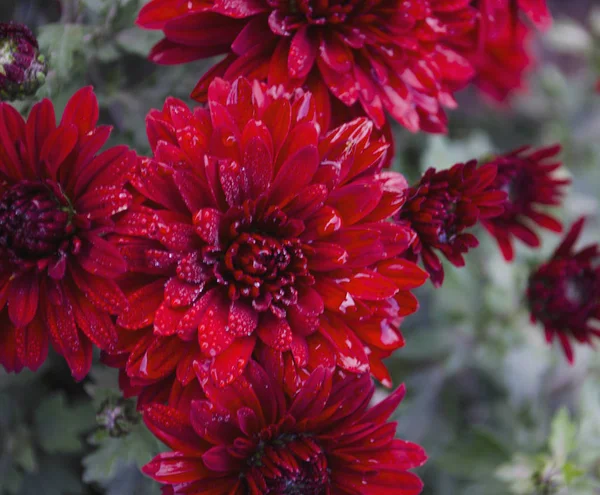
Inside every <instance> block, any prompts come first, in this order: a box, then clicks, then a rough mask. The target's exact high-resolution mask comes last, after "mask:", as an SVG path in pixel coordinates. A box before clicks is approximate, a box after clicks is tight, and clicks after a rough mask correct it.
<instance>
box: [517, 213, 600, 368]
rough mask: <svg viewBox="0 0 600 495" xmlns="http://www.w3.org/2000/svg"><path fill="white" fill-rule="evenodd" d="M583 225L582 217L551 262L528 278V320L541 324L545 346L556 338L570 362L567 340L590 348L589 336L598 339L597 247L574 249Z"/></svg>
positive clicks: (599, 264) (599, 270)
mask: <svg viewBox="0 0 600 495" xmlns="http://www.w3.org/2000/svg"><path fill="white" fill-rule="evenodd" d="M583 223H584V219H583V218H582V219H580V220H579V221H577V222H576V223H575V224H574V225H573V226H572V227H571V230H570V231H569V233H568V234H567V236H566V237H565V239H564V240H563V241H562V243H561V244H560V246H558V248H557V249H556V251H555V252H554V255H553V256H552V258H551V259H550V261H548V262H547V263H544V264H543V265H542V266H540V267H539V268H538V269H537V270H536V271H535V272H534V273H533V274H532V275H531V276H530V277H529V287H528V288H527V299H528V302H529V309H530V311H531V321H532V322H534V323H535V322H538V321H539V322H540V323H541V324H542V325H544V329H545V331H546V340H547V341H548V343H550V342H552V341H553V340H554V337H556V336H558V339H559V341H560V343H561V345H562V347H563V349H564V352H565V356H567V359H568V360H569V362H570V363H573V358H574V356H573V347H572V345H571V342H570V338H574V339H575V340H577V341H578V342H582V343H586V344H590V345H591V344H592V341H591V338H592V337H594V336H595V337H600V247H599V246H598V244H593V245H590V246H587V247H585V248H582V249H580V250H579V251H575V250H574V249H573V247H574V245H575V243H576V242H577V238H578V237H579V234H580V233H581V230H582V229H583Z"/></svg>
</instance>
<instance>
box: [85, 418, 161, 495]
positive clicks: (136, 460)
mask: <svg viewBox="0 0 600 495" xmlns="http://www.w3.org/2000/svg"><path fill="white" fill-rule="evenodd" d="M95 438H96V440H101V444H100V447H99V448H98V449H97V450H96V451H95V452H94V453H92V454H90V455H88V456H87V457H85V458H84V459H83V466H84V473H83V480H84V481H85V482H86V483H91V482H96V483H100V484H101V485H106V484H107V483H109V482H110V481H111V480H112V479H114V477H115V476H117V475H118V473H119V472H120V470H121V469H122V467H123V466H126V465H129V464H134V465H135V466H137V467H138V468H139V467H142V466H143V465H144V464H146V463H148V462H149V461H150V460H151V459H152V458H153V457H154V456H155V455H156V454H158V453H159V452H160V451H161V450H164V448H163V445H162V444H161V443H160V441H159V440H157V439H156V438H154V436H153V435H152V433H150V431H149V430H148V429H147V428H146V427H145V425H143V424H139V425H137V426H136V427H135V428H134V429H133V430H132V431H131V432H130V433H129V434H128V435H126V436H124V437H118V438H112V437H104V438H103V439H101V438H100V437H95Z"/></svg>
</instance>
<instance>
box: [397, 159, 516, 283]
mask: <svg viewBox="0 0 600 495" xmlns="http://www.w3.org/2000/svg"><path fill="white" fill-rule="evenodd" d="M495 178H496V165H493V164H488V165H483V166H481V167H479V168H478V167H477V162H476V161H470V162H468V163H467V164H463V163H458V164H456V165H454V166H453V167H452V168H450V169H447V170H441V171H436V170H435V169H434V168H430V169H428V170H427V171H426V172H425V174H424V175H423V177H422V178H421V180H420V181H419V183H418V184H417V185H416V186H414V187H411V188H410V191H409V193H408V199H407V201H406V203H405V204H404V206H403V207H402V209H401V210H400V212H399V213H398V215H397V216H396V219H397V223H399V224H401V225H405V226H407V227H411V228H412V229H413V230H414V231H415V232H416V234H417V241H416V242H414V243H413V244H412V246H411V248H410V249H409V250H408V251H407V253H406V257H407V258H408V259H410V260H417V259H419V258H420V259H421V261H422V262H423V265H424V267H425V269H426V270H427V271H428V272H429V274H430V275H431V281H432V282H433V283H434V285H435V286H436V287H439V286H440V285H442V283H443V281H444V268H443V266H442V263H441V261H440V259H439V257H438V255H437V254H436V251H439V252H441V253H442V254H443V255H444V256H445V257H446V258H447V259H448V261H450V262H451V263H452V264H453V265H455V266H464V265H465V260H464V258H463V254H465V253H466V252H467V251H468V250H469V249H470V248H473V247H476V246H478V244H479V242H478V241H477V238H476V237H475V236H474V235H473V234H471V233H469V232H465V230H466V229H467V228H469V227H472V226H473V225H475V224H476V223H477V221H478V220H481V219H486V218H493V217H495V216H497V215H499V214H500V213H502V211H503V207H502V204H503V202H504V200H505V198H506V193H504V192H503V191H500V190H498V189H494V188H493V187H491V185H492V184H493V182H494V179H495Z"/></svg>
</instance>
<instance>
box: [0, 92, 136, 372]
mask: <svg viewBox="0 0 600 495" xmlns="http://www.w3.org/2000/svg"><path fill="white" fill-rule="evenodd" d="M97 120H98V103H97V101H96V97H95V95H94V93H93V91H92V89H91V88H84V89H82V90H80V91H78V92H77V93H76V94H75V95H74V96H73V97H72V98H71V100H70V101H69V103H68V104H67V106H66V108H65V111H64V114H63V117H62V120H61V122H60V124H59V125H58V126H57V125H56V121H55V116H54V108H53V106H52V103H51V102H50V101H48V100H43V101H42V102H40V103H38V104H36V105H35V106H34V107H33V109H32V110H31V114H30V116H29V118H28V120H27V122H25V121H24V120H23V118H22V117H21V116H20V115H19V113H18V112H17V111H16V110H15V109H14V108H12V107H11V106H10V105H8V104H1V105H0V362H1V363H2V364H3V365H4V367H5V368H6V369H7V370H9V371H19V370H21V369H22V368H23V367H28V368H31V369H33V370H35V369H37V368H38V367H39V366H40V365H41V364H42V362H43V361H44V360H45V358H46V354H47V352H48V341H49V340H50V342H52V345H53V347H54V349H55V350H56V351H57V352H58V353H59V354H61V355H63V356H64V358H65V359H66V361H67V363H68V364H69V366H70V368H71V372H72V373H73V376H74V377H75V378H76V379H78V380H80V379H82V378H83V377H84V376H85V375H86V374H87V372H88V371H89V368H90V365H91V359H92V343H93V344H96V345H97V346H98V347H100V348H102V349H110V348H111V346H112V345H113V344H114V343H115V341H116V338H117V334H116V332H115V329H114V327H113V324H112V322H111V319H110V316H109V315H110V314H116V313H118V312H120V311H121V310H124V309H126V307H127V299H126V298H125V295H124V294H123V293H122V292H121V290H120V289H119V288H118V286H117V284H116V282H115V278H116V277H118V276H119V275H121V274H123V273H124V272H125V271H126V269H127V265H126V263H125V259H124V258H123V256H122V255H121V254H120V253H119V251H118V249H117V248H116V247H114V246H113V245H112V244H111V243H110V242H109V241H107V239H106V237H107V235H108V234H110V233H111V232H113V229H114V220H115V219H116V218H115V216H116V215H117V214H119V213H121V212H123V211H125V210H126V209H127V208H128V207H129V206H130V204H131V201H132V198H131V195H130V194H129V193H128V192H127V191H125V190H124V189H123V187H124V184H125V182H126V177H127V175H128V174H129V173H130V171H131V169H132V167H133V166H134V165H135V153H133V152H130V151H128V150H127V148H126V147H124V146H119V147H116V148H111V149H109V150H107V151H105V152H103V153H101V154H98V152H99V150H100V149H101V148H102V146H104V144H105V143H106V140H107V139H108V136H109V134H110V127H107V126H101V127H96V122H97Z"/></svg>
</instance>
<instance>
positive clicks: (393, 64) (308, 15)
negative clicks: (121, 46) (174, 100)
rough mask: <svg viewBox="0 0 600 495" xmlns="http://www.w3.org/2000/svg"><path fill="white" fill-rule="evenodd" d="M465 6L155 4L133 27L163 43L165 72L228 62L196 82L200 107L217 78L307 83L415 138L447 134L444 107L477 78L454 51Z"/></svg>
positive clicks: (280, 0)
mask: <svg viewBox="0 0 600 495" xmlns="http://www.w3.org/2000/svg"><path fill="white" fill-rule="evenodd" d="M469 3H470V0H420V1H418V2H412V1H411V2H406V1H401V0H332V1H328V2H323V1H320V0H291V1H290V0H194V1H190V2H176V1H174V0H152V1H151V2H150V3H148V4H147V5H146V6H145V7H144V8H143V9H142V11H141V12H140V15H139V17H138V20H137V22H138V24H139V25H140V26H142V27H144V28H148V29H161V30H162V31H163V32H164V33H165V39H164V40H163V41H161V42H160V43H158V44H157V45H156V46H155V47H154V49H153V50H152V53H151V54H150V58H151V59H152V60H154V61H155V62H158V63H162V64H179V63H184V62H189V61H191V60H195V59H199V58H206V57H212V56H214V55H219V54H227V57H226V58H225V59H224V60H223V61H222V62H220V63H219V64H217V65H216V66H215V67H214V68H213V69H211V70H210V71H209V72H208V73H207V74H206V75H205V76H204V77H203V78H202V79H201V80H200V82H199V83H198V86H197V87H196V89H195V90H194V93H193V96H194V97H195V98H197V99H198V100H199V101H205V99H206V90H207V88H208V85H209V84H210V82H211V81H212V79H213V78H214V77H215V76H219V77H223V78H225V79H227V80H229V81H232V80H234V79H236V78H237V77H238V76H247V77H249V78H252V79H255V78H256V79H260V80H263V81H268V83H269V84H270V85H274V84H284V85H285V86H286V87H287V88H288V89H293V88H298V87H302V86H303V85H304V84H307V85H308V87H309V89H310V90H311V91H312V92H313V93H315V94H319V93H322V92H323V90H324V91H325V92H326V93H327V92H328V93H329V95H330V97H332V98H333V99H334V100H339V101H341V102H342V103H343V104H344V105H345V106H346V107H353V106H359V107H362V109H363V111H364V113H366V115H368V116H369V118H371V119H372V120H373V121H374V122H375V123H376V125H377V126H378V127H381V126H383V125H384V122H385V113H384V111H385V110H387V111H388V112H389V113H390V114H391V115H392V116H393V117H394V118H395V119H396V120H398V122H400V123H401V124H402V125H404V126H405V127H407V128H408V129H410V130H411V131H418V130H420V129H421V130H424V131H427V132H444V131H445V130H446V122H447V118H446V115H445V113H444V111H443V107H450V108H452V107H454V106H455V105H456V103H455V101H454V99H453V97H452V93H453V92H454V91H456V90H457V89H460V88H461V87H463V86H464V85H465V84H466V83H467V82H468V81H469V80H470V79H471V77H472V76H473V71H472V68H471V66H470V64H469V63H468V62H467V60H466V59H465V58H464V57H463V56H461V55H459V54H458V52H457V47H459V46H463V45H466V44H468V43H469V42H470V41H469V40H468V39H466V38H469V37H470V35H471V31H473V30H474V28H475V24H476V11H475V9H473V8H471V7H470V6H469Z"/></svg>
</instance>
